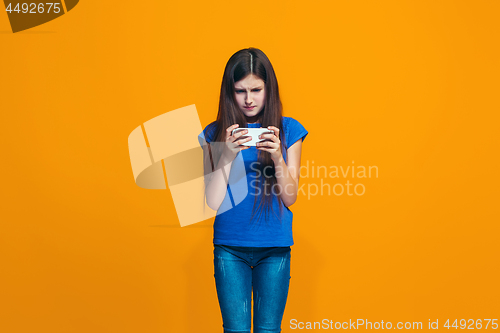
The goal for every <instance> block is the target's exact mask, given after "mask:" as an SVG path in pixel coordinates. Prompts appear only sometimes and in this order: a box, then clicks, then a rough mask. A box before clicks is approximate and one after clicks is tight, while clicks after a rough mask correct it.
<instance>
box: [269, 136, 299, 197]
mask: <svg viewBox="0 0 500 333" xmlns="http://www.w3.org/2000/svg"><path fill="white" fill-rule="evenodd" d="M286 152H287V156H288V165H287V164H286V163H285V161H284V160H283V155H280V156H279V158H278V159H277V160H274V159H273V161H274V168H275V171H276V179H277V181H278V184H279V189H280V192H281V199H282V200H283V204H284V205H285V206H286V207H290V206H291V205H293V204H294V203H295V201H296V200H297V192H298V189H299V177H300V157H301V154H302V139H300V140H298V141H297V142H295V143H294V144H293V145H292V146H291V147H290V148H288V149H287V151H286Z"/></svg>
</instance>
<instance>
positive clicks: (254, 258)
mask: <svg viewBox="0 0 500 333" xmlns="http://www.w3.org/2000/svg"><path fill="white" fill-rule="evenodd" d="M290 257H291V248H290V246H287V247H242V246H227V245H218V244H214V272H215V274H214V277H215V284H216V287H217V297H218V298H219V305H220V309H221V314H222V321H223V328H224V332H225V333H226V332H238V333H250V329H251V322H252V314H251V304H252V290H253V313H254V317H253V326H254V333H264V332H266V333H267V332H273V333H274V332H281V320H282V318H283V313H284V312H285V305H286V300H287V296H288V287H289V284H290V278H291V276H290Z"/></svg>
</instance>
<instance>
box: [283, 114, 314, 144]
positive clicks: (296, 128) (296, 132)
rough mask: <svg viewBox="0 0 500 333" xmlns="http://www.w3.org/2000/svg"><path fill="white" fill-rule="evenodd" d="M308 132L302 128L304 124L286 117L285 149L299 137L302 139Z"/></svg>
mask: <svg viewBox="0 0 500 333" xmlns="http://www.w3.org/2000/svg"><path fill="white" fill-rule="evenodd" d="M308 133H309V132H308V131H307V130H306V129H305V128H304V126H302V124H301V123H299V122H298V121H297V120H295V119H293V118H291V117H288V126H287V135H288V137H287V149H288V148H290V147H291V146H292V145H293V144H294V143H295V142H297V141H298V140H300V139H302V141H304V140H305V138H306V136H307V134H308Z"/></svg>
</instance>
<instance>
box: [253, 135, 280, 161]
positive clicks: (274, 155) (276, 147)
mask: <svg viewBox="0 0 500 333" xmlns="http://www.w3.org/2000/svg"><path fill="white" fill-rule="evenodd" d="M267 129H269V130H271V131H274V134H273V133H268V134H261V135H260V136H259V139H266V141H262V142H257V146H256V148H257V149H258V150H263V151H267V152H269V153H270V154H271V159H272V160H273V161H274V162H275V163H276V161H279V159H280V158H281V157H282V156H283V155H282V153H281V141H280V139H279V134H280V130H279V129H278V128H276V127H274V126H268V127H267Z"/></svg>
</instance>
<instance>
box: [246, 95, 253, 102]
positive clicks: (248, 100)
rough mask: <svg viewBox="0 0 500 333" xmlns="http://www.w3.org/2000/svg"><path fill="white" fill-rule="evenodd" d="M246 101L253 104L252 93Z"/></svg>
mask: <svg viewBox="0 0 500 333" xmlns="http://www.w3.org/2000/svg"><path fill="white" fill-rule="evenodd" d="M245 102H246V103H247V104H251V103H252V94H247V98H246V99H245Z"/></svg>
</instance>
